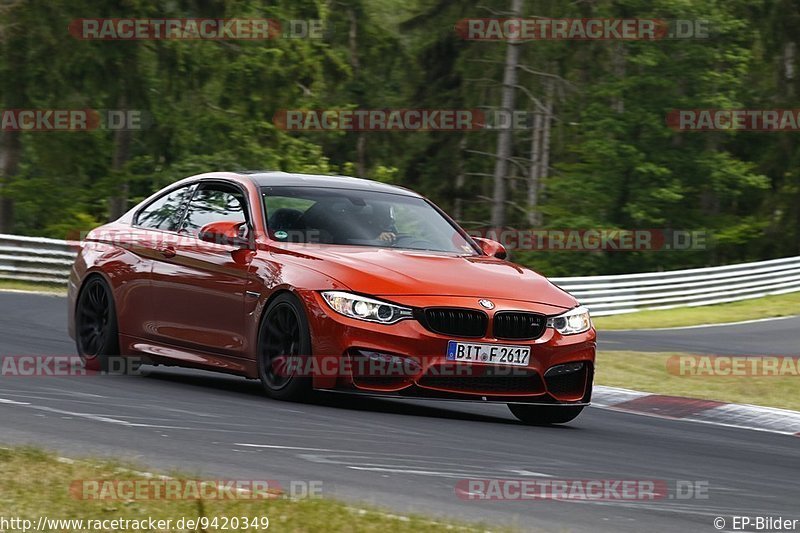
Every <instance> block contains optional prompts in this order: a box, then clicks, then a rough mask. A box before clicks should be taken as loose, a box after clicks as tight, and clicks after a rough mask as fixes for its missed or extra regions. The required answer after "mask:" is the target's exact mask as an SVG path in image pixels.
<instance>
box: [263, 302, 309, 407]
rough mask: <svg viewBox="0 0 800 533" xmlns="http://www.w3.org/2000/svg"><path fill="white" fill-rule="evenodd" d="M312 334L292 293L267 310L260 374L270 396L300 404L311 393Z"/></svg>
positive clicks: (299, 304)
mask: <svg viewBox="0 0 800 533" xmlns="http://www.w3.org/2000/svg"><path fill="white" fill-rule="evenodd" d="M310 356H311V333H310V329H309V326H308V319H307V318H306V313H305V310H304V309H303V306H302V304H301V303H300V301H299V300H298V299H297V298H296V297H295V296H294V295H292V294H289V293H285V294H281V295H280V296H278V297H277V298H275V299H274V300H273V301H272V302H271V303H270V304H269V306H268V307H267V310H266V312H265V313H264V319H263V320H262V321H261V329H260V331H259V335H258V375H259V378H260V379H261V384H262V385H263V386H264V390H265V391H266V393H267V395H268V396H270V397H271V398H275V399H276V400H287V401H300V400H304V399H307V398H308V396H309V395H310V394H311V388H312V387H311V377H310V374H311V372H310V369H309V368H308V367H307V364H306V363H308V361H309V358H310Z"/></svg>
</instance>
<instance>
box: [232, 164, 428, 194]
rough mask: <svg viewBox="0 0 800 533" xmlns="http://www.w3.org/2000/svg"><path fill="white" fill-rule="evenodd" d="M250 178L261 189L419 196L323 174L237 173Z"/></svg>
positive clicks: (359, 180) (374, 184)
mask: <svg viewBox="0 0 800 533" xmlns="http://www.w3.org/2000/svg"><path fill="white" fill-rule="evenodd" d="M237 174H240V175H246V176H248V177H249V178H250V179H251V180H252V181H253V182H254V183H255V184H256V185H258V186H259V187H326V188H331V189H356V190H362V191H363V190H367V191H376V192H387V193H392V194H402V195H403V196H416V197H420V195H419V194H417V193H415V192H414V191H410V190H408V189H406V188H404V187H397V186H395V185H389V184H388V183H382V182H380V181H374V180H367V179H362V178H352V177H349V176H326V175H322V174H298V173H294V172H280V171H273V170H249V171H243V172H237Z"/></svg>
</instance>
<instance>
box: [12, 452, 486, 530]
mask: <svg viewBox="0 0 800 533" xmlns="http://www.w3.org/2000/svg"><path fill="white" fill-rule="evenodd" d="M173 477H175V478H180V476H178V475H175V476H173ZM143 479H147V478H146V477H144V476H143V475H142V474H141V473H138V474H137V473H136V472H135V470H134V469H132V468H131V467H130V465H120V464H115V463H111V462H107V461H74V462H72V461H70V462H65V461H63V460H60V459H58V458H57V457H55V456H54V455H51V454H49V453H45V452H43V451H41V450H38V449H33V448H0V517H4V518H6V519H9V518H11V517H19V518H22V519H28V520H32V521H33V524H34V525H36V524H38V520H39V519H40V517H47V518H48V519H64V520H69V519H72V520H84V524H87V522H86V521H88V520H115V519H128V520H142V519H148V518H149V517H152V518H154V519H156V520H172V524H173V525H171V526H170V527H169V528H167V529H160V530H161V531H180V529H178V520H180V519H181V518H193V519H196V518H197V517H199V516H206V517H208V518H209V519H212V518H214V517H218V518H219V523H218V524H217V527H216V528H214V527H211V526H209V527H207V528H205V529H204V528H195V529H191V530H195V531H209V532H210V531H216V530H219V531H221V530H222V529H223V528H222V524H223V517H227V518H228V519H231V518H234V517H240V520H241V517H247V518H248V520H252V519H255V518H260V517H268V518H269V529H270V530H273V529H274V530H277V531H348V532H349V531H363V532H376V533H383V532H385V531H399V532H409V533H410V532H417V531H430V532H434V531H437V532H438V531H441V530H442V529H444V528H445V527H447V528H448V529H454V530H457V531H482V530H485V529H484V528H479V527H477V526H475V527H470V526H450V525H448V524H443V523H441V522H433V521H431V520H429V519H425V518H423V517H415V516H408V517H400V516H395V515H391V514H386V513H383V512H381V511H378V510H370V509H365V510H362V509H361V506H359V509H354V508H352V507H348V506H346V505H344V504H342V503H339V502H335V501H331V500H327V499H304V500H290V499H284V498H277V499H269V500H259V501H254V500H249V501H248V500H242V499H237V500H227V501H210V500H204V501H199V500H174V499H172V500H163V499H161V500H155V499H150V500H113V501H109V500H99V501H94V500H85V499H78V498H76V497H75V496H73V495H72V493H71V492H70V487H71V486H72V483H73V482H74V481H76V480H78V481H80V480H113V481H114V482H116V481H117V480H143ZM188 479H193V480H196V479H201V477H200V476H190V477H189V478H188ZM204 479H207V478H204ZM323 490H324V488H323ZM79 494H80V492H79ZM256 523H257V524H259V523H260V524H261V525H259V526H258V527H250V528H245V527H241V525H242V524H243V522H241V521H240V524H239V525H240V527H238V528H234V527H232V525H233V524H234V522H233V521H231V522H229V524H228V526H229V527H228V528H229V529H230V530H231V531H239V532H242V531H265V530H266V528H264V527H261V526H263V525H265V524H264V523H263V522H259V521H256ZM75 529H77V528H76V527H75V525H74V524H73V525H71V526H66V525H64V526H62V527H57V526H55V525H51V526H50V527H46V528H45V530H53V531H61V530H65V531H66V530H75ZM90 529H92V530H100V531H102V530H105V531H115V530H117V529H116V528H114V526H113V525H112V526H110V527H108V526H107V528H106V529H102V528H101V529H94V528H90ZM86 530H88V529H86ZM120 530H121V529H120ZM128 530H132V529H130V528H128ZM140 530H142V529H140ZM144 530H145V531H147V530H148V529H144ZM184 530H186V529H184Z"/></svg>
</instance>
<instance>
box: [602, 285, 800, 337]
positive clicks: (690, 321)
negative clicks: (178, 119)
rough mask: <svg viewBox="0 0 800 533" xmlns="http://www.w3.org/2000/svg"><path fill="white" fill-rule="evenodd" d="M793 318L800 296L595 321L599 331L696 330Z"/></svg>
mask: <svg viewBox="0 0 800 533" xmlns="http://www.w3.org/2000/svg"><path fill="white" fill-rule="evenodd" d="M792 315H800V292H793V293H789V294H780V295H777V296H765V297H764V298H754V299H752V300H743V301H741V302H732V303H727V304H718V305H705V306H701V307H682V308H679V309H665V310H663V311H639V312H637V313H628V314H624V315H616V316H601V317H597V318H593V319H592V321H593V322H594V325H595V327H597V329H600V330H602V329H605V330H613V329H646V328H671V327H680V326H697V325H700V324H717V323H724V322H738V321H740V320H756V319H759V318H774V317H780V316H792Z"/></svg>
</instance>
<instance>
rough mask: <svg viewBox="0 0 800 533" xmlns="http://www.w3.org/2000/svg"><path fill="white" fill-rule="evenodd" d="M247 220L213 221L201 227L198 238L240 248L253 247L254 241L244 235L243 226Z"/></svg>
mask: <svg viewBox="0 0 800 533" xmlns="http://www.w3.org/2000/svg"><path fill="white" fill-rule="evenodd" d="M246 224H247V223H246V222H235V221H229V220H224V221H221V222H211V223H210V224H206V225H205V226H203V227H202V228H200V233H199V234H198V235H197V238H198V239H200V240H201V241H203V242H210V243H214V244H226V245H228V246H236V247H238V248H247V249H249V248H252V243H251V241H250V239H248V238H247V237H242V236H241V235H242V228H243V227H245V225H246Z"/></svg>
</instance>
